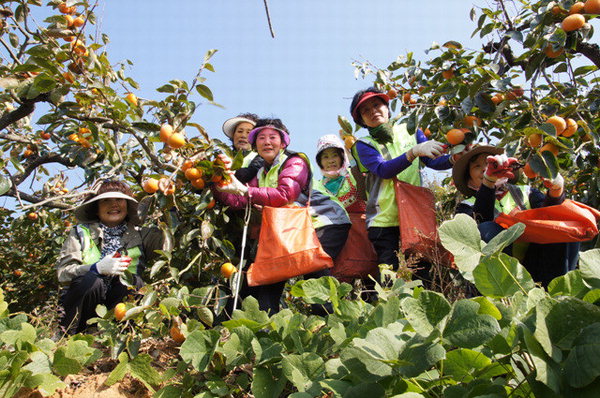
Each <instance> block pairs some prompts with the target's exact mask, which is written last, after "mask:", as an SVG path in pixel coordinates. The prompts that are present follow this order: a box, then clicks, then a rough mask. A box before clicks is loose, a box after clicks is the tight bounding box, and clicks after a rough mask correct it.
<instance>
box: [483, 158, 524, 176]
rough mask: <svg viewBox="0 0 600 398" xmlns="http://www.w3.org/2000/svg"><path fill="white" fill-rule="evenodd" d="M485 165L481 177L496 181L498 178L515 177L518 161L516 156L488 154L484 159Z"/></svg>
mask: <svg viewBox="0 0 600 398" xmlns="http://www.w3.org/2000/svg"><path fill="white" fill-rule="evenodd" d="M486 162H487V167H486V168H485V172H484V173H483V177H484V178H485V179H487V180H488V181H493V182H495V181H497V180H498V179H499V178H506V179H509V180H510V179H511V178H514V177H515V168H518V167H519V166H520V165H519V161H518V160H517V159H516V158H509V157H507V156H506V155H504V154H502V155H494V156H488V157H487V159H486Z"/></svg>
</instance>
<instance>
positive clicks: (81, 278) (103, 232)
mask: <svg viewBox="0 0 600 398" xmlns="http://www.w3.org/2000/svg"><path fill="white" fill-rule="evenodd" d="M137 210H138V203H137V201H136V200H135V199H134V198H133V197H132V192H131V189H130V188H129V186H128V185H127V184H126V183H124V182H122V181H105V182H104V183H102V185H101V186H100V188H99V189H98V191H97V192H96V193H95V194H91V195H89V196H88V197H87V198H86V200H85V201H84V202H83V203H82V204H81V205H80V206H79V207H77V208H76V209H75V217H76V219H77V221H78V225H76V226H75V227H74V228H73V229H72V230H71V232H70V234H69V236H68V237H67V238H66V240H65V242H64V244H63V247H62V249H61V252H60V255H59V260H58V263H57V265H56V268H57V273H58V281H59V283H60V284H61V285H63V286H64V287H66V291H65V293H64V294H63V295H62V297H61V303H62V305H63V308H64V311H65V314H64V316H63V318H62V320H61V326H63V327H64V328H65V329H66V330H67V331H68V332H69V333H78V332H81V331H83V330H85V328H86V327H87V320H88V319H90V318H91V317H93V316H95V309H96V306H97V305H98V304H103V305H106V307H107V308H108V309H110V308H112V307H114V306H115V305H116V304H117V303H118V302H120V301H122V300H123V298H124V297H125V296H126V295H127V293H128V288H127V287H126V286H125V285H123V284H122V283H121V281H120V276H121V275H123V274H124V273H125V271H126V270H129V271H131V273H132V274H133V278H134V285H135V286H136V287H138V288H139V287H141V286H142V285H143V281H142V279H141V277H140V275H141V272H142V270H143V268H144V264H146V263H147V262H149V261H151V260H152V259H153V258H154V257H156V254H155V250H161V249H162V250H165V249H166V248H165V247H164V244H163V243H164V239H163V235H162V233H161V231H160V230H159V229H158V228H141V227H140V226H139V225H140V224H141V220H140V218H139V216H138V211H137Z"/></svg>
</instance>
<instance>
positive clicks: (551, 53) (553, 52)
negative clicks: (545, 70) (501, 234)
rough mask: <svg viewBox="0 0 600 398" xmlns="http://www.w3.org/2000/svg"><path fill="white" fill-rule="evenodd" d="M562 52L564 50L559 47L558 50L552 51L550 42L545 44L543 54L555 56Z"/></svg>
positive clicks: (550, 56) (549, 56)
mask: <svg viewBox="0 0 600 398" xmlns="http://www.w3.org/2000/svg"><path fill="white" fill-rule="evenodd" d="M563 52H565V50H564V48H559V49H558V50H556V51H554V49H553V48H552V45H551V44H548V45H547V46H546V49H545V50H544V54H546V57H548V58H557V57H559V56H560V55H561V54H562V53H563Z"/></svg>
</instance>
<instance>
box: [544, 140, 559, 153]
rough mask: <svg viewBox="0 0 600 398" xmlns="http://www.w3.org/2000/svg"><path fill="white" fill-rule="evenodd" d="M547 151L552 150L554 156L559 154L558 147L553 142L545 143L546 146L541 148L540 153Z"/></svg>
mask: <svg viewBox="0 0 600 398" xmlns="http://www.w3.org/2000/svg"><path fill="white" fill-rule="evenodd" d="M545 151H550V152H552V153H553V154H554V156H558V147H557V146H556V145H554V144H553V143H551V142H548V143H546V144H544V146H543V147H541V148H540V153H542V152H545Z"/></svg>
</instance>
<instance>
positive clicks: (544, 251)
mask: <svg viewBox="0 0 600 398" xmlns="http://www.w3.org/2000/svg"><path fill="white" fill-rule="evenodd" d="M518 167H520V164H519V161H518V160H517V159H515V158H509V157H507V156H506V155H505V154H504V149H502V148H496V147H493V146H489V145H481V146H477V147H475V148H473V149H471V150H470V151H469V152H467V153H466V154H465V155H463V156H462V157H461V158H460V159H459V160H457V161H456V164H455V165H454V167H453V168H452V178H453V180H454V184H455V185H456V188H457V189H458V191H459V192H461V193H462V194H463V195H464V196H465V197H467V199H465V200H464V201H462V202H461V203H460V204H459V205H458V207H457V209H456V213H463V214H467V215H469V216H471V217H473V218H474V219H475V221H477V224H478V228H479V233H480V234H481V239H483V240H484V241H485V242H489V241H490V240H492V239H493V238H494V237H495V236H496V235H498V234H499V233H500V232H502V231H503V230H504V228H503V227H502V226H500V225H499V224H497V223H496V222H494V219H495V218H496V217H497V216H498V215H499V214H500V213H506V214H509V213H510V212H511V211H512V210H513V209H520V210H527V209H535V208H539V207H545V206H552V205H559V204H561V203H562V202H563V201H564V200H565V192H564V188H563V186H564V180H563V177H562V176H561V175H560V174H557V176H556V177H555V178H554V179H552V180H547V179H545V180H544V185H545V186H546V187H547V188H548V192H547V193H546V194H545V195H544V194H543V193H542V192H541V191H539V190H538V189H535V188H531V187H529V186H526V185H513V183H514V182H516V181H517V180H518V179H519V174H520V173H519V172H518ZM579 246H580V244H579V242H569V243H551V244H540V243H522V242H516V243H515V244H513V245H511V246H510V247H508V248H507V249H505V251H506V252H507V254H509V255H513V256H514V257H516V258H518V259H519V260H520V261H521V263H522V264H523V266H525V268H526V269H527V270H528V271H529V273H530V274H531V276H532V278H533V279H534V280H535V281H537V282H541V283H542V285H543V286H547V285H548V283H550V281H551V280H552V279H554V278H556V277H558V276H560V275H564V274H565V273H567V272H568V271H570V270H573V269H575V267H576V266H577V260H578V258H579Z"/></svg>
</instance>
